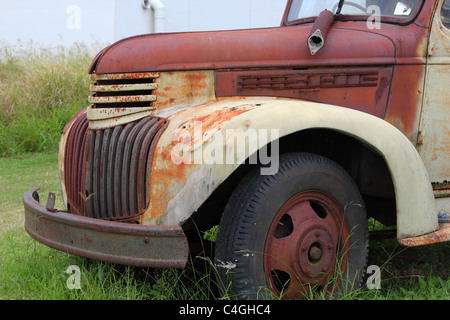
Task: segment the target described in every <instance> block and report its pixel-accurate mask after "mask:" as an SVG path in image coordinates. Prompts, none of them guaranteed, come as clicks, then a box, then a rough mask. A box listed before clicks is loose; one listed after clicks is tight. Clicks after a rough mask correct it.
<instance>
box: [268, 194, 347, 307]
mask: <svg viewBox="0 0 450 320" xmlns="http://www.w3.org/2000/svg"><path fill="white" fill-rule="evenodd" d="M348 235H349V233H348V228H347V223H346V222H345V217H344V214H343V212H342V210H341V208H340V206H339V205H338V204H337V203H336V201H335V200H334V199H332V198H331V197H330V196H328V195H326V194H323V193H321V192H318V191H305V192H302V193H299V194H297V195H296V196H294V197H292V198H291V199H290V200H288V201H287V202H286V203H285V204H284V205H283V207H282V208H281V209H280V210H279V211H278V213H277V214H276V216H275V218H274V220H273V222H272V224H271V226H270V228H269V232H268V234H267V238H266V243H265V248H264V270H265V276H266V279H267V285H268V286H269V288H270V289H271V290H272V291H273V293H274V294H275V295H277V296H282V297H283V298H286V299H302V298H304V297H305V296H306V295H308V294H309V293H310V292H311V290H313V289H315V290H326V292H328V293H331V292H334V291H335V290H336V289H337V286H338V285H339V278H340V275H342V274H343V272H344V271H345V268H346V264H347V263H346V262H347V253H348Z"/></svg>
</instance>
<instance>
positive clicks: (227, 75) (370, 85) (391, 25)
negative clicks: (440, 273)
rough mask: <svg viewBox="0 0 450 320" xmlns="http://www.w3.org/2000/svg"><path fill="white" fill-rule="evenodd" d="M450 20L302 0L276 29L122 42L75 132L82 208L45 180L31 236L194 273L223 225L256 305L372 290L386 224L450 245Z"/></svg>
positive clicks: (221, 239) (101, 66)
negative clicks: (58, 201) (196, 258)
mask: <svg viewBox="0 0 450 320" xmlns="http://www.w3.org/2000/svg"><path fill="white" fill-rule="evenodd" d="M449 23H450V1H449V0H445V1H444V0H402V1H394V0H366V1H362V0H354V1H342V0H341V1H337V0H335V1H331V0H330V1H327V0H320V1H314V2H311V1H302V0H289V1H288V3H287V7H286V10H285V14H284V16H283V19H282V22H281V26H280V27H276V28H265V29H253V30H234V31H214V32H194V33H171V34H149V35H141V36H135V37H131V38H127V39H124V40H121V41H118V42H117V43H114V44H112V45H110V46H108V47H107V48H105V49H103V50H102V51H101V52H100V53H99V54H98V55H97V56H96V57H95V59H94V60H93V61H92V64H91V66H90V68H89V73H90V74H91V77H92V85H91V87H90V89H91V95H90V96H89V102H90V104H91V105H90V106H89V107H87V108H86V109H83V110H81V111H80V112H79V113H78V114H76V115H75V116H74V117H73V118H72V119H71V120H70V122H69V123H67V125H66V126H65V128H64V130H63V133H62V138H61V143H60V150H59V172H60V181H61V194H62V197H63V200H64V203H65V205H66V208H65V209H64V210H59V209H55V208H54V198H55V195H54V194H53V193H50V195H49V197H48V199H47V202H46V204H44V202H43V204H41V203H40V202H39V193H38V188H35V189H32V190H30V191H28V192H27V193H25V195H24V197H23V202H24V209H25V228H26V230H27V232H28V233H29V234H30V235H31V236H32V237H33V238H35V239H36V240H38V241H40V242H42V243H44V244H46V245H48V246H50V247H53V248H56V249H59V250H61V251H65V252H68V253H71V254H75V255H79V256H82V257H86V258H90V259H96V260H101V261H107V262H111V263H117V264H125V265H134V266H140V267H151V268H183V267H184V266H185V264H186V261H187V259H188V256H189V252H190V248H191V249H192V248H193V247H195V243H196V242H198V241H199V239H198V234H201V232H202V231H205V230H209V229H210V228H211V227H213V226H216V225H219V231H218V235H217V239H216V243H215V250H214V254H215V264H216V267H217V270H218V274H219V275H218V277H219V280H220V281H218V282H219V283H223V284H224V287H225V288H227V290H229V291H231V293H232V294H234V295H237V296H238V297H240V298H251V299H256V298H270V297H271V296H272V295H275V296H280V295H282V296H283V298H288V299H296V298H302V297H304V295H305V294H308V292H309V290H311V288H316V289H317V288H319V289H320V290H326V291H327V292H329V293H330V294H333V295H335V296H339V293H340V292H342V291H346V290H348V289H352V288H357V287H358V286H360V285H361V284H362V281H363V278H364V276H365V273H366V270H365V269H366V267H367V257H368V239H369V231H368V219H369V218H373V219H375V220H377V221H379V222H381V223H382V224H384V225H386V226H396V229H395V230H396V237H397V239H398V242H399V243H400V244H402V245H404V246H419V245H427V244H432V243H437V242H443V241H448V240H449V239H450V224H449V222H450V221H449V218H448V214H449V212H450V184H449V181H450V157H449V153H450V152H449V150H450V140H449V132H450V105H449V98H450V91H449V90H448V83H450V66H449V64H450V50H449V48H450V29H449V28H450V24H449ZM330 277H335V278H336V279H337V280H336V281H333V282H331V283H330V282H328V281H327V279H329V278H330Z"/></svg>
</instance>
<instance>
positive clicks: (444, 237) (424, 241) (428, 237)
mask: <svg viewBox="0 0 450 320" xmlns="http://www.w3.org/2000/svg"><path fill="white" fill-rule="evenodd" d="M449 240H450V223H440V224H439V229H438V230H436V231H434V232H431V233H427V234H424V235H421V236H417V237H413V238H405V239H400V240H399V242H400V244H402V245H404V246H407V247H417V246H423V245H428V244H433V243H439V242H445V241H449Z"/></svg>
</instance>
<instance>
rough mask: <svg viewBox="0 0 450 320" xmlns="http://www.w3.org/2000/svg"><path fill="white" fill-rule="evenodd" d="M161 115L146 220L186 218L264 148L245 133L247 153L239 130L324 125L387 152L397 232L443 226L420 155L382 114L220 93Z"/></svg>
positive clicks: (280, 132)
mask: <svg viewBox="0 0 450 320" xmlns="http://www.w3.org/2000/svg"><path fill="white" fill-rule="evenodd" d="M157 115H160V116H164V117H167V118H169V119H170V124H169V126H168V127H167V129H166V130H165V132H164V133H163V135H162V136H161V138H160V140H159V142H158V145H157V147H156V150H155V154H154V157H153V160H152V161H153V162H152V166H151V167H152V169H151V170H152V171H151V181H150V186H151V187H150V204H149V206H148V208H147V210H146V212H145V214H144V216H143V223H144V224H163V225H181V224H182V223H183V222H184V221H185V220H186V219H188V218H189V217H190V215H191V214H192V213H194V212H195V211H196V210H197V209H198V208H199V207H200V205H201V204H202V203H203V202H204V201H206V200H207V199H208V197H209V196H210V195H211V193H212V192H213V191H214V190H215V189H216V188H217V187H218V186H219V185H220V184H221V183H222V182H223V181H225V179H226V178H227V177H229V176H230V175H231V174H232V173H233V172H234V171H235V170H236V169H237V168H238V167H239V166H240V165H241V164H242V163H243V162H244V161H245V159H246V157H247V156H248V155H252V154H254V153H255V152H257V151H258V150H259V149H260V148H261V144H258V143H254V141H253V142H252V141H249V139H244V140H245V149H244V150H245V152H246V156H245V157H243V155H242V152H243V149H242V148H237V147H236V146H235V145H234V141H235V139H234V138H235V137H236V136H239V134H241V135H243V136H245V137H246V138H249V135H246V132H248V131H249V130H254V131H253V132H258V133H259V132H264V133H269V135H270V133H272V134H271V137H270V138H269V139H268V141H267V143H268V142H271V141H275V140H277V139H278V138H282V137H284V136H287V135H289V134H292V133H295V132H299V131H302V130H307V129H313V128H324V129H325V128H326V129H330V130H335V131H338V132H340V133H343V134H345V135H348V136H351V137H353V138H355V139H357V140H359V141H361V142H362V143H364V144H366V145H367V146H369V147H370V148H371V149H373V150H375V151H376V152H377V153H378V154H379V155H381V156H382V157H383V158H384V160H385V162H386V164H387V166H388V168H389V171H390V174H391V177H392V181H393V185H394V191H395V196H396V205H397V230H398V231H397V237H398V238H399V239H403V238H407V237H414V236H418V235H422V234H426V233H429V232H433V231H435V230H437V229H438V219H437V213H436V205H435V200H434V196H433V191H432V187H431V183H430V180H429V178H428V174H427V172H426V169H425V167H424V164H423V162H422V160H421V158H420V156H419V155H418V153H417V151H416V149H415V148H414V146H413V145H412V144H411V142H410V141H409V140H408V139H407V138H406V137H405V136H404V135H403V134H402V133H401V132H400V131H399V130H398V129H396V128H395V127H394V126H392V125H391V124H389V123H388V122H386V121H384V120H382V119H379V118H376V117H374V116H372V115H369V114H366V113H363V112H359V111H355V110H352V109H347V108H342V107H337V106H333V105H326V104H319V103H314V102H308V101H299V100H291V99H278V98H260V97H255V98H244V97H239V98H228V99H220V100H217V101H213V102H210V103H207V104H201V105H196V106H190V107H187V106H180V107H177V108H172V109H166V110H164V111H162V112H161V114H157ZM230 135H231V136H232V137H233V138H232V139H230ZM250 140H251V139H250ZM218 145H219V146H220V147H218ZM217 153H222V156H223V158H221V159H234V160H236V161H225V160H224V161H222V162H218V161H215V160H217V159H218V158H217ZM230 153H231V155H230ZM211 156H216V159H215V160H214V159H211ZM227 157H228V158H227Z"/></svg>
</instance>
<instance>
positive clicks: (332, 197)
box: [215, 153, 368, 299]
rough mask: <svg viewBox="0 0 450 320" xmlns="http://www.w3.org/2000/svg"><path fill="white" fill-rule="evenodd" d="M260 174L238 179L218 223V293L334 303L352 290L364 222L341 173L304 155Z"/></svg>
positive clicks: (359, 270)
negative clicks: (316, 297)
mask: <svg viewBox="0 0 450 320" xmlns="http://www.w3.org/2000/svg"><path fill="white" fill-rule="evenodd" d="M259 169H260V168H255V169H254V170H253V171H251V172H250V173H249V174H248V175H247V176H246V177H244V179H243V180H242V182H241V183H240V185H239V186H238V187H237V188H236V190H235V191H234V192H233V194H232V196H231V198H230V200H229V202H228V204H227V206H226V207H225V210H224V213H223V216H222V219H221V222H220V226H219V232H218V235H217V242H216V254H215V263H216V267H217V273H218V282H219V287H220V289H221V291H222V294H224V295H229V296H230V295H231V296H234V297H238V298H240V299H267V298H274V297H276V298H279V297H282V298H288V299H297V298H305V297H308V296H310V295H311V294H312V292H313V291H314V292H319V291H320V292H322V293H324V294H325V295H327V297H330V296H331V295H332V296H334V297H338V296H339V295H340V294H342V293H345V292H349V290H352V289H355V288H357V287H359V286H360V285H361V283H362V281H363V279H364V274H365V268H366V264H367V256H368V226H367V216H366V211H365V206H364V203H363V200H362V197H361V195H360V193H359V190H358V188H357V187H356V185H355V183H354V181H353V180H352V179H351V177H350V176H349V175H348V174H347V172H346V171H344V170H343V169H342V168H341V167H340V166H339V165H337V164H336V163H335V162H333V161H331V160H329V159H327V158H324V157H321V156H318V155H315V154H309V153H293V154H285V155H282V156H280V163H279V170H278V172H277V173H276V174H274V175H270V176H268V175H267V176H264V175H261V174H260V171H259ZM333 259H334V260H333ZM284 266H286V267H284ZM330 277H331V278H332V281H329V279H330Z"/></svg>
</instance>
